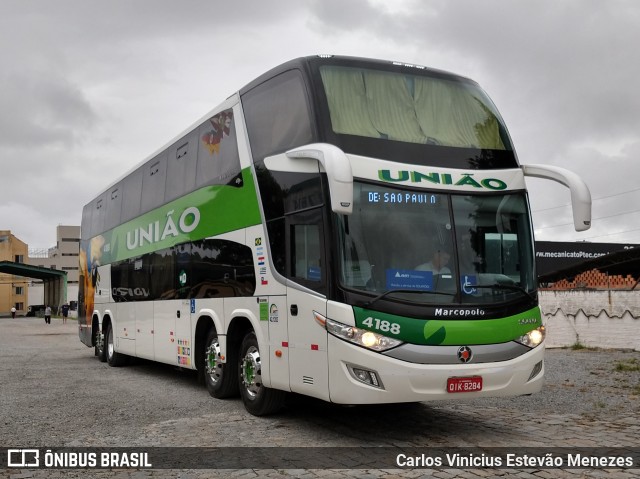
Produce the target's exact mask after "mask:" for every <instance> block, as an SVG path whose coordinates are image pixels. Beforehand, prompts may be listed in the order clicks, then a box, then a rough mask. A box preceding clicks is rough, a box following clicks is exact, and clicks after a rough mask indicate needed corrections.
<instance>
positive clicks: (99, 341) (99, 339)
mask: <svg viewBox="0 0 640 479" xmlns="http://www.w3.org/2000/svg"><path fill="white" fill-rule="evenodd" d="M94 339H95V348H94V354H95V355H96V356H98V359H99V360H100V362H101V363H104V362H105V361H106V360H107V349H106V348H105V347H104V335H103V334H102V333H101V332H100V328H96V336H95V338H94Z"/></svg>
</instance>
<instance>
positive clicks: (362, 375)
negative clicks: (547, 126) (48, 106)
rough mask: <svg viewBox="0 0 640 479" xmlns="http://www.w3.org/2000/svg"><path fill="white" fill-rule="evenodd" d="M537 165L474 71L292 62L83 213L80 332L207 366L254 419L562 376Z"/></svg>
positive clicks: (507, 388)
mask: <svg viewBox="0 0 640 479" xmlns="http://www.w3.org/2000/svg"><path fill="white" fill-rule="evenodd" d="M525 176H535V177H541V178H547V179H551V180H555V181H558V182H561V183H563V184H565V185H566V186H568V187H569V188H570V189H571V195H572V202H573V206H574V210H573V211H574V223H575V227H576V229H577V230H584V229H587V228H588V227H589V223H590V217H591V199H590V194H589V190H588V188H587V187H586V185H585V184H584V183H583V182H582V181H581V180H580V179H579V178H578V177H577V176H576V175H574V174H572V173H570V172H568V171H566V170H564V169H561V168H557V167H545V166H541V165H521V164H519V162H518V160H517V158H516V154H515V152H514V150H513V147H512V144H511V141H510V139H509V135H508V133H507V129H506V127H505V125H504V123H503V121H502V119H501V117H500V115H499V113H498V111H497V110H496V108H495V106H494V105H493V103H492V102H491V100H489V98H488V97H487V96H486V94H485V93H484V92H483V91H482V90H481V89H480V87H479V86H478V85H477V83H475V82H474V81H471V80H469V79H467V78H463V77H460V76H457V75H453V74H450V73H446V72H443V71H438V70H433V69H430V68H425V67H422V66H418V65H408V64H402V63H397V62H387V61H378V60H368V59H359V58H348V57H336V56H314V57H306V58H300V59H297V60H293V61H290V62H288V63H285V64H283V65H281V66H279V67H277V68H275V69H273V70H271V71H269V72H268V73H266V74H264V75H263V76H261V77H259V78H258V79H256V80H255V81H253V82H252V83H250V84H249V85H247V86H246V87H244V88H243V89H241V90H240V91H239V92H238V93H236V94H234V95H232V96H231V97H229V98H228V99H227V100H226V101H225V102H224V103H222V104H221V105H220V106H218V107H217V108H216V109H215V110H213V111H212V112H211V113H210V114H209V115H207V116H206V117H205V118H204V119H202V120H201V121H199V122H198V123H196V124H195V125H194V126H193V127H192V128H190V129H188V130H187V131H186V132H185V133H183V134H181V135H179V136H178V137H177V138H176V139H175V140H173V141H172V142H170V143H169V144H168V145H167V146H165V147H163V148H162V149H160V150H159V151H158V152H156V153H155V154H153V155H151V156H150V157H149V158H148V159H146V160H145V161H144V162H142V163H141V164H140V165H138V166H136V167H135V168H134V169H133V170H132V171H131V172H130V173H128V174H127V175H125V176H124V177H122V178H121V179H120V180H118V181H116V182H115V183H114V184H112V185H111V186H110V187H109V188H107V189H106V190H104V191H103V192H102V193H100V195H98V196H97V197H96V198H95V199H94V200H92V201H91V202H90V203H89V204H87V205H86V206H85V208H84V210H83V218H82V243H81V259H80V266H81V274H82V278H81V291H80V314H79V316H80V318H79V335H80V338H81V340H82V342H83V343H85V344H86V345H87V346H93V347H94V348H95V354H96V355H97V356H98V357H99V359H100V360H101V361H107V362H108V363H109V364H110V365H112V366H118V365H121V364H123V363H125V362H126V360H127V358H128V357H139V358H146V359H150V360H154V361H159V362H162V363H167V364H171V365H174V366H180V367H183V368H187V369H195V370H197V371H198V373H199V376H200V378H201V379H202V380H203V381H204V382H205V384H206V386H207V389H208V390H209V392H210V394H211V395H212V396H213V397H215V398H226V397H232V396H237V395H238V394H239V395H240V396H241V397H242V400H243V402H244V405H245V407H246V408H247V410H248V411H249V412H250V413H252V414H255V415H264V414H268V413H272V412H274V411H276V410H277V409H278V408H280V407H281V405H282V403H283V400H284V399H285V397H286V394H287V393H288V392H295V393H299V394H304V395H308V396H313V397H316V398H320V399H323V400H326V401H331V402H334V403H340V404H371V403H397V402H417V401H428V400H434V399H451V400H457V399H461V398H475V397H483V396H512V395H522V394H531V393H535V392H537V391H539V390H540V388H541V386H542V381H543V376H544V339H545V329H544V325H543V323H542V318H541V313H540V309H539V307H538V300H537V282H536V272H535V264H534V251H533V247H534V241H533V232H532V226H531V217H530V211H529V203H528V198H527V190H526V184H525Z"/></svg>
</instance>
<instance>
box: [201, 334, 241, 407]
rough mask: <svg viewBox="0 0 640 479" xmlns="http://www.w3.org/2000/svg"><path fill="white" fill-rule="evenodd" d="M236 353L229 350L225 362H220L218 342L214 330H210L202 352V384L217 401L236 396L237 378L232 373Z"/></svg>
mask: <svg viewBox="0 0 640 479" xmlns="http://www.w3.org/2000/svg"><path fill="white" fill-rule="evenodd" d="M236 353H237V352H236V351H233V350H232V348H229V353H228V354H227V362H226V363H223V362H221V360H220V359H221V353H220V341H219V340H218V333H217V332H216V330H215V329H213V328H212V329H210V330H209V334H208V335H207V342H206V344H205V351H204V383H205V384H206V386H207V391H209V394H211V396H213V397H214V398H217V399H224V398H228V397H233V396H237V395H238V376H237V375H236V374H235V373H234V369H235V364H236V362H237V359H236V357H237V356H236Z"/></svg>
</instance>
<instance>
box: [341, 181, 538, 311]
mask: <svg viewBox="0 0 640 479" xmlns="http://www.w3.org/2000/svg"><path fill="white" fill-rule="evenodd" d="M335 218H336V220H335V221H336V223H337V227H336V231H337V243H338V245H337V249H336V251H338V254H337V262H338V283H339V285H340V288H341V289H343V290H345V291H349V292H353V293H356V294H358V295H359V296H369V297H370V299H369V301H368V306H371V305H372V303H374V302H378V301H381V300H384V302H386V303H387V304H388V303H389V302H396V303H406V304H412V305H423V306H437V305H439V304H447V305H456V304H458V305H480V306H491V305H495V304H497V303H500V304H504V303H509V302H513V301H521V300H526V301H527V302H529V301H531V300H533V299H534V297H535V292H536V288H537V283H536V279H535V259H534V253H533V234H532V228H531V221H530V215H529V208H528V200H527V196H526V193H525V192H522V191H515V192H514V191H509V192H502V193H500V194H483V195H469V194H457V193H450V192H446V191H443V190H438V191H432V190H417V189H412V188H401V187H396V186H395V185H393V186H391V185H381V184H378V183H370V182H364V181H356V182H354V208H353V213H352V214H351V215H349V216H343V215H335Z"/></svg>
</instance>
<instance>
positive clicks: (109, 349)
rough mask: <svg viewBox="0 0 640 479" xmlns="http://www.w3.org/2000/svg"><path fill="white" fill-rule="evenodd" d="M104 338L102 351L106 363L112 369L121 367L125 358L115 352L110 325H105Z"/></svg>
mask: <svg viewBox="0 0 640 479" xmlns="http://www.w3.org/2000/svg"><path fill="white" fill-rule="evenodd" d="M104 336H105V338H106V341H105V343H106V344H105V346H104V349H105V351H106V357H107V363H108V364H109V366H113V367H118V366H122V365H123V364H124V363H125V359H126V358H125V356H124V355H123V354H120V353H117V352H116V349H115V345H114V343H113V327H112V326H111V324H107V330H106V332H105V335H104Z"/></svg>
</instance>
